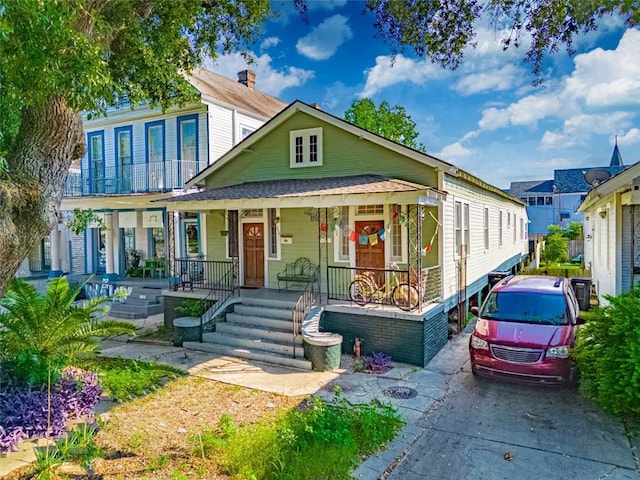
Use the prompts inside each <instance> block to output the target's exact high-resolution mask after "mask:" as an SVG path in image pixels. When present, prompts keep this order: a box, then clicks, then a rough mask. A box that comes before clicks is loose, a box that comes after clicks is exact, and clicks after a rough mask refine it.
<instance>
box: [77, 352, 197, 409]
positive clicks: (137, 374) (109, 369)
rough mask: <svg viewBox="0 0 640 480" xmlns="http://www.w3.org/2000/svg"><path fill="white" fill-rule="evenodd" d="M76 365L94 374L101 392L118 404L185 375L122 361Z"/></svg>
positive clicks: (158, 366) (102, 360) (164, 367)
mask: <svg viewBox="0 0 640 480" xmlns="http://www.w3.org/2000/svg"><path fill="white" fill-rule="evenodd" d="M76 363H77V366H79V367H81V368H84V369H87V370H93V371H95V372H97V373H98V378H99V379H100V385H101V386H102V388H103V389H104V392H105V393H106V394H107V395H108V396H109V398H111V399H112V400H114V401H117V402H123V401H127V400H130V399H132V398H134V397H140V396H143V395H146V394H148V393H150V392H153V391H155V390H156V389H158V388H160V387H162V386H163V385H164V383H165V382H166V380H167V379H174V378H176V377H178V376H180V375H183V374H184V373H183V372H182V370H180V369H178V368H174V367H171V366H168V365H161V364H157V363H153V362H141V361H137V360H128V359H124V358H94V359H89V360H84V361H79V362H76Z"/></svg>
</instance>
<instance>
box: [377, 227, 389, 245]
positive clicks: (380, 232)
mask: <svg viewBox="0 0 640 480" xmlns="http://www.w3.org/2000/svg"><path fill="white" fill-rule="evenodd" d="M378 236H379V237H380V240H382V241H383V242H384V239H385V238H386V237H387V232H386V230H385V229H384V228H383V229H382V230H378Z"/></svg>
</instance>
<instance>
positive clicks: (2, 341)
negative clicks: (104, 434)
mask: <svg viewBox="0 0 640 480" xmlns="http://www.w3.org/2000/svg"><path fill="white" fill-rule="evenodd" d="M80 288H81V287H78V288H77V289H71V288H69V284H68V282H67V279H66V278H65V277H58V278H54V279H51V280H50V281H49V283H48V285H47V290H46V293H44V294H39V293H38V292H37V290H36V288H35V287H34V286H33V285H32V284H30V283H28V282H26V281H24V280H21V279H14V280H12V281H11V283H10V285H9V289H8V290H7V293H6V295H5V297H4V298H2V299H1V300H0V306H2V307H4V308H5V309H6V311H5V312H4V313H1V314H0V363H1V364H3V367H5V368H8V369H9V371H12V372H14V373H16V374H19V375H22V376H21V377H18V378H17V379H18V380H21V381H24V382H27V383H32V384H40V385H43V384H45V383H46V381H45V380H46V367H47V366H48V365H51V366H52V367H53V368H54V376H55V375H57V374H59V372H60V369H61V367H62V366H64V365H68V364H70V363H71V361H72V359H74V358H78V357H80V356H87V355H88V356H91V355H93V354H95V353H96V352H97V351H98V349H99V346H100V343H99V337H104V336H108V335H115V334H123V333H126V334H131V335H133V334H134V333H135V328H134V327H133V325H131V324H129V323H125V322H116V321H111V320H103V319H100V318H99V314H100V313H104V312H105V311H106V309H107V308H108V307H106V306H105V302H107V301H109V300H111V299H112V298H113V297H97V298H94V299H91V300H86V301H84V302H83V303H82V304H77V305H76V304H75V298H76V295H77V294H78V293H79V291H80ZM29 372H32V373H31V374H30V373H29Z"/></svg>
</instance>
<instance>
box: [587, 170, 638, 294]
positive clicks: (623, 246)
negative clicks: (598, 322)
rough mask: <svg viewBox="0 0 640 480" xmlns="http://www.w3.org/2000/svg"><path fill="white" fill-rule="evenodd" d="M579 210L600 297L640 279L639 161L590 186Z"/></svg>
mask: <svg viewBox="0 0 640 480" xmlns="http://www.w3.org/2000/svg"><path fill="white" fill-rule="evenodd" d="M578 211H579V212H582V213H584V236H585V237H584V238H585V242H584V253H585V256H584V259H585V264H586V266H587V267H588V268H591V277H592V278H593V283H594V285H595V287H596V292H597V294H598V298H599V299H600V301H601V302H602V301H603V300H604V298H603V297H604V295H613V296H616V295H619V294H620V293H622V292H626V291H628V290H630V289H631V288H633V286H634V285H635V284H636V283H637V282H638V280H639V279H640V163H636V164H634V165H632V166H631V167H629V168H627V169H626V170H624V171H622V172H620V173H618V174H617V175H615V176H614V177H611V178H609V179H608V180H606V181H604V182H602V183H600V184H598V185H597V186H595V187H593V188H592V189H591V190H590V191H589V193H588V195H587V197H586V198H585V200H584V201H583V202H582V204H581V205H580V207H579V208H578Z"/></svg>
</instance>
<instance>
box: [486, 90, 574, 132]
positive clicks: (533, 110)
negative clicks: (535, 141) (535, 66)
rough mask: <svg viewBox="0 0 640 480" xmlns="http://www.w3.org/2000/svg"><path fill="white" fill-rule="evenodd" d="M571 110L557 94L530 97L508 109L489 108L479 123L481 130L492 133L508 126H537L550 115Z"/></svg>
mask: <svg viewBox="0 0 640 480" xmlns="http://www.w3.org/2000/svg"><path fill="white" fill-rule="evenodd" d="M568 108H570V107H569V106H568V105H567V104H566V103H564V102H563V101H562V100H561V98H559V97H558V95H557V94H554V93H545V94H541V95H529V96H527V97H524V98H522V99H520V100H519V101H517V102H516V103H512V104H511V105H509V106H508V107H506V108H501V109H499V108H493V107H492V108H487V109H485V110H484V111H483V112H482V118H481V119H480V121H479V122H478V126H479V127H480V130H483V131H491V130H497V129H499V128H504V127H508V126H514V125H517V126H535V125H536V124H537V122H538V121H539V120H541V119H543V118H545V117H546V116H548V115H551V114H554V115H560V114H562V112H563V111H566V110H567V109H568Z"/></svg>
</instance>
